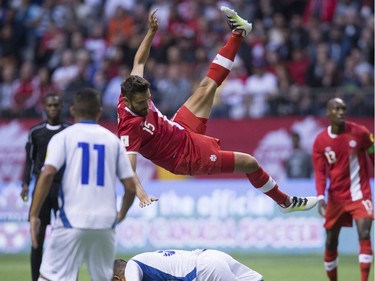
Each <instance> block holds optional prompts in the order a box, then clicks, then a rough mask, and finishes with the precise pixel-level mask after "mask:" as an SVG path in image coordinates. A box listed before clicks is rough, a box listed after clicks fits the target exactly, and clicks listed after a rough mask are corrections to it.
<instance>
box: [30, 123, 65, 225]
mask: <svg viewBox="0 0 375 281" xmlns="http://www.w3.org/2000/svg"><path fill="white" fill-rule="evenodd" d="M69 125H70V124H68V123H65V122H63V123H61V124H59V125H50V124H48V123H47V121H45V122H43V123H40V124H38V125H35V126H34V127H32V128H31V129H30V131H29V136H28V140H27V143H26V162H25V169H24V175H23V182H24V183H26V184H27V185H29V184H30V181H31V177H32V176H35V184H36V182H37V180H38V177H39V174H40V172H41V169H42V167H43V164H44V160H45V158H46V152H47V146H48V142H49V141H50V140H51V138H52V137H53V136H54V135H55V134H57V133H59V132H61V131H62V130H64V129H65V128H67V127H68V126H69ZM61 180H62V173H61V172H59V173H57V174H56V176H55V178H54V179H53V183H52V186H51V189H50V192H49V195H48V197H47V198H46V200H45V202H44V204H43V206H42V209H41V210H40V215H39V218H40V220H41V224H42V225H48V224H50V222H51V210H53V211H54V213H55V214H56V212H57V209H58V200H57V196H58V192H59V188H60V185H61ZM34 190H35V186H34ZM33 196H34V192H33ZM31 204H32V201H31Z"/></svg>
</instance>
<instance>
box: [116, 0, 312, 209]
mask: <svg viewBox="0 0 375 281" xmlns="http://www.w3.org/2000/svg"><path fill="white" fill-rule="evenodd" d="M221 10H222V12H223V13H224V14H225V15H226V17H227V19H228V24H229V26H230V27H231V29H232V35H231V37H230V38H229V40H228V42H227V43H226V45H225V46H224V47H223V48H222V49H221V50H220V51H219V53H218V54H217V55H216V57H215V59H214V60H213V62H212V63H211V65H210V67H209V71H208V74H207V76H206V77H205V78H204V79H203V80H202V81H201V82H200V84H199V86H198V88H197V89H196V90H195V92H194V93H193V95H192V96H191V97H190V98H189V99H188V100H187V101H186V102H185V103H184V105H182V106H181V108H180V109H179V110H178V111H177V113H176V115H175V116H174V117H173V118H172V119H171V120H169V119H167V117H166V116H164V115H163V114H162V113H161V112H160V111H159V110H158V109H157V108H156V107H155V105H154V103H153V102H152V100H151V93H150V83H149V82H148V81H147V80H145V79H144V78H143V73H144V67H145V63H146V61H147V59H148V55H149V52H150V48H151V43H152V40H153V37H154V35H155V33H156V31H157V29H158V23H157V19H156V18H155V13H156V11H157V9H155V10H153V11H152V12H151V13H150V15H149V29H148V32H147V34H146V36H145V38H144V39H143V41H142V43H141V45H140V46H139V48H138V51H137V53H136V55H135V58H134V64H133V69H132V72H131V75H130V76H129V77H128V78H127V79H126V80H125V81H124V82H123V83H122V84H121V94H122V95H121V96H120V98H119V103H118V107H117V110H118V136H119V137H120V139H121V140H122V142H123V144H124V146H125V147H126V149H127V151H128V153H129V157H130V160H131V163H132V165H133V169H134V170H135V169H136V162H137V158H136V157H137V153H140V154H142V155H143V156H144V157H145V158H147V159H149V160H151V161H152V162H153V163H155V164H156V165H159V166H160V167H163V168H164V169H166V170H168V171H170V172H172V173H174V174H182V175H200V174H218V173H234V172H238V173H245V174H246V176H247V178H248V179H249V181H250V182H251V184H252V185H253V186H254V187H256V188H257V189H258V190H260V191H262V192H263V193H265V194H266V195H267V196H269V197H270V198H272V199H273V200H274V201H275V202H276V203H277V204H279V206H280V209H281V211H282V212H284V213H287V212H292V211H300V210H308V209H311V208H312V207H314V206H315V205H316V203H317V197H303V198H301V197H295V196H294V197H291V196H289V195H287V194H285V193H283V192H282V191H281V190H279V188H278V185H277V184H276V182H275V181H274V180H273V179H272V178H271V177H270V176H269V175H268V174H267V173H266V172H265V171H264V170H263V169H262V168H261V167H260V166H259V164H258V162H257V161H256V159H255V158H254V157H253V156H251V155H249V154H245V153H240V152H233V151H223V150H221V148H220V144H219V140H218V139H215V138H212V137H209V136H206V135H205V131H206V123H207V120H208V118H209V116H210V113H211V108H212V103H213V99H214V96H215V92H216V89H217V88H218V86H220V84H221V83H222V82H223V81H224V80H225V78H226V77H227V76H228V74H229V71H230V69H231V67H232V64H233V61H234V57H235V55H236V52H237V50H238V48H239V47H240V45H241V43H242V41H243V40H244V37H245V36H246V35H248V34H249V32H250V31H251V28H252V25H251V24H250V23H248V22H247V21H245V20H243V19H242V18H240V17H239V16H238V15H237V13H236V12H235V11H233V10H231V9H229V8H227V7H221ZM176 94H178V93H176Z"/></svg>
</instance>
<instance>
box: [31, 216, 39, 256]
mask: <svg viewBox="0 0 375 281" xmlns="http://www.w3.org/2000/svg"><path fill="white" fill-rule="evenodd" d="M39 230H40V218H38V217H30V234H31V244H32V246H33V248H34V249H36V248H37V247H38V238H37V237H38V234H39Z"/></svg>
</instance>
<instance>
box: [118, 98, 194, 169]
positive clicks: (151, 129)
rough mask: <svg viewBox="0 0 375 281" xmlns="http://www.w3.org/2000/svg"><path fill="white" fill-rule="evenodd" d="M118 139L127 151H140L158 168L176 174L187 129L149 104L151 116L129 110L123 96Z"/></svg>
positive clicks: (152, 104)
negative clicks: (174, 171) (175, 169)
mask: <svg viewBox="0 0 375 281" xmlns="http://www.w3.org/2000/svg"><path fill="white" fill-rule="evenodd" d="M117 111H118V136H119V138H120V139H121V141H122V143H123V144H124V146H125V147H126V149H127V151H128V152H139V153H140V154H142V155H143V156H144V157H145V158H147V159H149V160H151V161H152V162H154V163H155V164H156V165H158V166H161V167H163V168H165V169H167V170H169V171H173V170H174V168H175V167H176V166H177V164H178V163H179V160H180V158H181V157H185V156H184V155H182V154H180V153H178V152H180V151H183V148H184V146H185V143H186V138H187V135H186V132H185V129H184V128H183V127H182V126H180V125H179V124H177V123H175V122H172V121H171V120H169V119H168V118H167V117H166V116H164V115H163V114H161V112H160V111H159V110H158V109H157V108H156V107H155V105H154V103H153V102H152V101H150V102H149V113H148V115H147V116H146V117H142V116H139V115H137V114H135V113H134V112H132V111H131V110H130V109H129V108H127V107H126V105H125V103H124V102H123V98H122V96H120V98H119V102H118V106H117Z"/></svg>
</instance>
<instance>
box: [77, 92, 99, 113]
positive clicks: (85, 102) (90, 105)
mask: <svg viewBox="0 0 375 281" xmlns="http://www.w3.org/2000/svg"><path fill="white" fill-rule="evenodd" d="M73 106H74V110H75V112H76V114H77V115H79V116H80V117H84V118H88V119H96V118H97V115H98V112H99V111H100V108H101V106H102V104H101V100H100V94H99V92H98V91H97V90H95V89H93V88H83V89H81V90H78V91H77V92H76V93H75V95H74V99H73Z"/></svg>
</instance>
